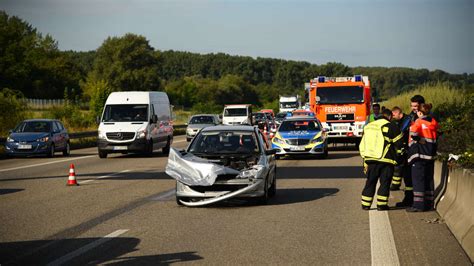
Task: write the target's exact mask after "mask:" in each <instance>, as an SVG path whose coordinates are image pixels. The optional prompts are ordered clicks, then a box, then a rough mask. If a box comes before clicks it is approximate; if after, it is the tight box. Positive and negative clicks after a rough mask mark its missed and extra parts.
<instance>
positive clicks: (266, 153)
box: [265, 149, 278, 155]
mask: <svg viewBox="0 0 474 266" xmlns="http://www.w3.org/2000/svg"><path fill="white" fill-rule="evenodd" d="M277 152H278V150H277V149H270V150H266V151H265V155H275V154H276V153H277Z"/></svg>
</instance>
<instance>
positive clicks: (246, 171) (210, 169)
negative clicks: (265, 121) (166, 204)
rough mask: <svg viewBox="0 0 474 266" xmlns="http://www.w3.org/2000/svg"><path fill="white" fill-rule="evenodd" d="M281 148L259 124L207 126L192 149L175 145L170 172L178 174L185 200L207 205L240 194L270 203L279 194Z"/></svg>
mask: <svg viewBox="0 0 474 266" xmlns="http://www.w3.org/2000/svg"><path fill="white" fill-rule="evenodd" d="M275 153H276V150H271V149H267V148H266V145H265V140H264V138H263V136H262V133H261V132H260V130H258V128H256V127H253V126H212V127H206V128H204V129H203V130H201V131H200V132H199V133H198V135H197V136H196V137H195V138H194V139H193V141H192V142H191V144H190V145H189V147H188V148H187V150H182V151H178V150H176V149H172V150H171V152H170V155H169V157H168V164H167V166H166V173H167V174H168V175H170V176H171V177H173V178H174V179H176V202H177V203H178V204H179V205H186V206H204V205H208V204H213V203H216V202H219V201H223V200H226V199H230V198H234V197H238V198H244V197H252V198H257V199H258V201H259V202H260V203H266V202H267V200H268V199H269V197H272V196H274V195H275V193H276V161H275Z"/></svg>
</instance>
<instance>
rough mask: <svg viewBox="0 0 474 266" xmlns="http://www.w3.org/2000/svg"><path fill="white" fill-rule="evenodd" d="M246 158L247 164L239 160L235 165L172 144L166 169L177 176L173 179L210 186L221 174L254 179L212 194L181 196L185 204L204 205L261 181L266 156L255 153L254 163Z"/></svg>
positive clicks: (220, 199) (186, 183)
mask: <svg viewBox="0 0 474 266" xmlns="http://www.w3.org/2000/svg"><path fill="white" fill-rule="evenodd" d="M254 157H255V156H254ZM249 160H251V159H247V163H246V166H247V167H242V164H237V165H239V166H238V167H237V166H236V164H235V163H228V159H227V161H226V159H224V160H222V161H219V160H212V159H206V158H201V157H198V156H195V155H193V154H191V153H184V154H182V153H181V152H179V151H178V150H176V149H174V148H171V149H170V153H169V157H168V164H167V165H166V169H165V172H166V174H168V175H169V176H171V177H172V178H174V179H176V181H178V182H181V183H183V184H185V185H188V186H212V185H213V184H214V183H215V182H216V179H217V178H218V176H220V175H234V176H235V177H236V178H237V179H239V178H240V179H253V182H251V183H250V184H249V185H248V186H246V187H243V188H241V189H239V190H236V191H232V192H228V193H224V194H220V195H218V196H215V197H212V198H206V199H202V200H198V201H189V202H188V201H183V200H180V202H181V203H182V204H184V205H186V206H204V205H209V204H213V203H216V202H219V201H223V200H226V199H229V198H233V197H236V196H238V195H240V194H242V193H245V192H248V191H250V190H252V189H255V187H257V186H258V185H260V184H261V182H263V181H264V179H263V176H264V175H265V173H264V167H262V163H264V160H265V156H256V158H255V160H256V164H255V163H249V162H248V161H249ZM222 162H224V163H222ZM226 162H227V163H226ZM219 163H221V164H219ZM229 166H230V167H229ZM235 168H237V169H235Z"/></svg>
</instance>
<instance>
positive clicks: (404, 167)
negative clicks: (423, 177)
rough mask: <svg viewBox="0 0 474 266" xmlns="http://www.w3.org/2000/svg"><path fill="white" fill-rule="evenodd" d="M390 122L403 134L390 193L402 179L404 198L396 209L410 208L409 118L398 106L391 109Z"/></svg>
mask: <svg viewBox="0 0 474 266" xmlns="http://www.w3.org/2000/svg"><path fill="white" fill-rule="evenodd" d="M392 121H393V122H395V123H396V124H397V126H398V127H399V128H400V131H401V132H402V134H403V138H402V152H401V154H400V161H399V162H400V164H398V165H396V166H395V169H394V173H393V178H392V185H391V186H390V190H391V191H396V190H399V189H400V186H401V183H402V179H403V181H404V183H405V197H404V198H403V200H402V201H401V202H398V203H397V204H396V205H395V206H397V207H411V206H412V205H413V182H412V178H411V169H410V166H409V165H408V157H407V153H408V137H409V135H410V125H411V117H410V116H408V115H406V114H404V113H403V112H402V109H401V108H400V107H398V106H395V107H393V108H392Z"/></svg>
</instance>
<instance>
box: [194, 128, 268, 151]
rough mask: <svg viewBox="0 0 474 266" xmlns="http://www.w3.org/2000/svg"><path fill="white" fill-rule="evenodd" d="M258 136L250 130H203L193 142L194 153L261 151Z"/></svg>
mask: <svg viewBox="0 0 474 266" xmlns="http://www.w3.org/2000/svg"><path fill="white" fill-rule="evenodd" d="M259 151H260V149H259V145H258V144H257V138H256V136H255V134H254V133H253V132H249V131H209V132H201V133H200V134H199V135H198V136H197V137H196V139H195V140H194V141H193V142H192V144H191V147H190V148H189V152H190V153H193V154H197V155H199V154H249V153H257V152H259Z"/></svg>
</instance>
